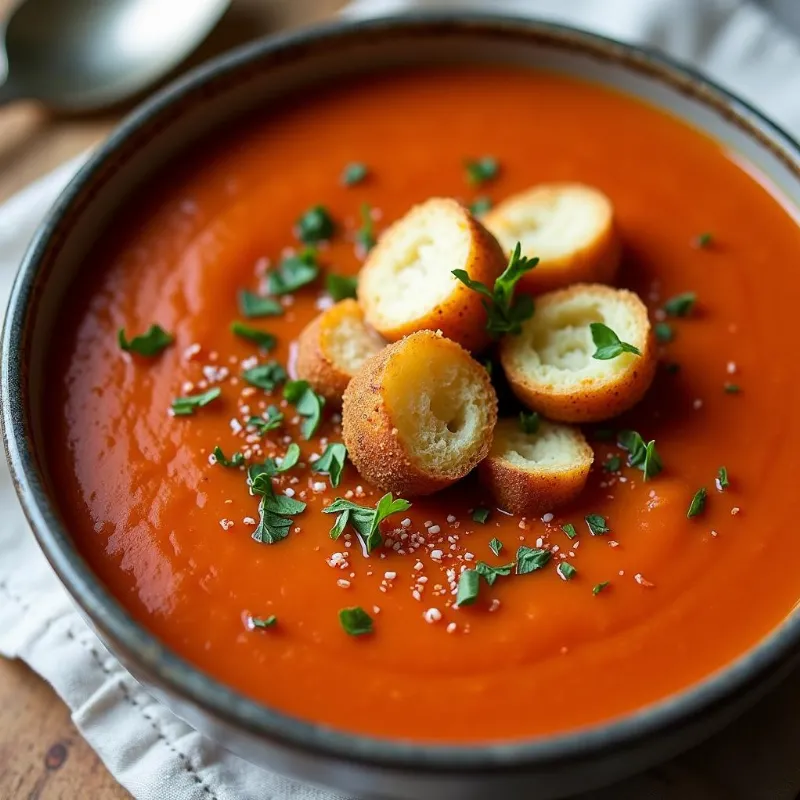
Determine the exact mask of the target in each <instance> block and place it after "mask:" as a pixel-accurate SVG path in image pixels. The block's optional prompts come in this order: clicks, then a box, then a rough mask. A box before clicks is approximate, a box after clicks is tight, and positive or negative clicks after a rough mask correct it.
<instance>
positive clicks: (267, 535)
mask: <svg viewBox="0 0 800 800" xmlns="http://www.w3.org/2000/svg"><path fill="white" fill-rule="evenodd" d="M266 498H267V496H266V495H264V496H262V498H261V502H260V503H259V504H258V514H259V521H258V527H257V528H256V529H255V530H254V531H253V535H252V538H253V539H255V540H256V541H257V542H259V543H260V544H275V543H276V542H280V541H282V540H283V539H285V538H286V537H287V536H288V535H289V531H290V529H291V527H292V519H291V518H290V517H282V516H280V515H279V514H274V513H272V512H271V511H267V510H266V509H265V508H264V503H265V501H266Z"/></svg>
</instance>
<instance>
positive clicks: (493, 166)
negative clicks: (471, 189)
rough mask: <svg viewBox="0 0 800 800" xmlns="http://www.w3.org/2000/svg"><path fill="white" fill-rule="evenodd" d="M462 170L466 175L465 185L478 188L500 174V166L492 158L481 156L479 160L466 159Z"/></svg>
mask: <svg viewBox="0 0 800 800" xmlns="http://www.w3.org/2000/svg"><path fill="white" fill-rule="evenodd" d="M464 169H465V170H466V173H467V183H469V184H470V185H471V186H479V185H480V184H482V183H486V182H487V181H490V180H492V178H496V177H497V174H498V173H499V172H500V165H499V164H498V163H497V159H496V158H494V157H493V156H482V157H481V158H475V159H467V160H466V161H465V162H464Z"/></svg>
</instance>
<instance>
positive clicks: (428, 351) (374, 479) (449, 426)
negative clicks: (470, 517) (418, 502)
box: [342, 331, 497, 497]
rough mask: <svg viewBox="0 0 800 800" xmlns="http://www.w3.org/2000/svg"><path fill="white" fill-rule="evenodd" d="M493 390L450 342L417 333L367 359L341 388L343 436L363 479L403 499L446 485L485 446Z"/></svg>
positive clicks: (490, 425) (471, 463)
mask: <svg viewBox="0 0 800 800" xmlns="http://www.w3.org/2000/svg"><path fill="white" fill-rule="evenodd" d="M496 421H497V396H496V395H495V392H494V389H493V387H492V384H491V381H490V380H489V374H488V373H487V371H486V369H485V368H484V367H483V366H481V365H480V364H479V363H478V362H477V361H475V360H474V359H473V358H472V357H471V356H470V354H469V353H468V352H467V351H466V350H464V349H463V348H462V347H461V346H460V345H458V344H457V343H456V342H453V341H451V340H450V339H446V338H445V337H444V336H442V335H441V334H438V333H433V332H430V331H420V332H418V333H413V334H411V335H410V336H407V337H406V338H405V339H402V340H401V341H399V342H396V343H395V344H392V345H389V346H388V347H386V348H384V349H383V350H382V351H381V352H380V353H378V354H377V355H374V356H372V357H371V358H370V359H368V360H367V361H366V363H365V364H364V366H363V367H362V368H361V369H360V370H359V371H358V372H357V373H356V375H355V376H354V377H353V379H352V380H351V381H350V383H349V385H348V387H347V389H346V390H345V393H344V404H343V408H342V435H343V438H344V443H345V444H346V445H347V451H348V454H349V456H350V460H351V461H352V462H353V464H354V465H355V467H356V469H357V470H358V471H359V472H360V473H361V476H362V477H363V478H364V480H366V481H368V482H369V483H371V484H372V485H373V486H376V487H378V488H379V489H381V490H383V491H390V492H395V493H398V494H401V495H404V496H406V497H413V496H414V495H425V494H432V493H433V492H437V491H439V490H440V489H444V488H445V487H446V486H449V485H450V484H452V483H455V482H456V481H457V480H459V479H461V478H463V477H464V476H465V475H466V474H467V473H469V472H471V471H472V470H473V469H474V468H475V466H476V465H477V464H478V463H479V462H480V461H482V460H483V459H484V458H485V457H486V454H487V453H488V452H489V447H490V446H491V443H492V431H493V430H494V426H495V422H496Z"/></svg>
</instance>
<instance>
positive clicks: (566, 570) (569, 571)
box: [556, 561, 578, 581]
mask: <svg viewBox="0 0 800 800" xmlns="http://www.w3.org/2000/svg"><path fill="white" fill-rule="evenodd" d="M556 572H557V573H558V574H559V575H560V576H561V577H562V578H563V579H564V580H565V581H569V580H572V578H574V577H575V575H577V574H578V570H576V569H575V567H573V566H572V564H569V563H567V562H566V561H562V562H561V563H560V564H559V565H558V566H557V567H556Z"/></svg>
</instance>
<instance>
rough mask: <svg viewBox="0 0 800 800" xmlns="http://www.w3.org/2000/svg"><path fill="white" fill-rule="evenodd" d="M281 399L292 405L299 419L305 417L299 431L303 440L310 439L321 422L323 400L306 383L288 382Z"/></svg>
mask: <svg viewBox="0 0 800 800" xmlns="http://www.w3.org/2000/svg"><path fill="white" fill-rule="evenodd" d="M283 397H284V399H286V400H288V401H289V402H290V403H292V404H293V405H294V407H295V408H296V409H297V413H298V414H299V415H300V416H301V417H305V419H304V420H303V424H302V425H301V426H300V431H301V432H302V434H303V438H304V439H306V440H308V439H310V438H311V437H312V436H313V435H314V434H315V433H316V432H317V428H318V427H319V424H320V422H321V421H322V408H323V406H324V405H325V398H324V397H322V396H321V395H318V394H317V393H316V392H315V391H314V390H313V389H312V388H311V387H310V386H309V384H308V381H289V382H288V383H287V384H286V386H284V387H283Z"/></svg>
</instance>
